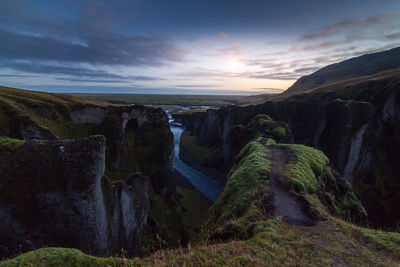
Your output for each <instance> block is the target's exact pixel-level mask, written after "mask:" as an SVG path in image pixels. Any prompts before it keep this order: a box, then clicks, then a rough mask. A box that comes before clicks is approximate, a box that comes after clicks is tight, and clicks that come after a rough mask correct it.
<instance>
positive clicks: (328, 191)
mask: <svg viewBox="0 0 400 267" xmlns="http://www.w3.org/2000/svg"><path fill="white" fill-rule="evenodd" d="M276 146H278V147H285V148H287V149H289V150H290V151H291V159H290V161H289V164H288V165H287V166H286V169H285V176H286V178H287V180H288V181H289V184H290V187H291V189H292V191H293V192H294V193H296V194H298V195H299V196H302V197H304V199H305V200H306V201H307V202H308V203H309V209H310V212H311V213H312V214H313V215H314V216H316V217H317V218H326V217H327V216H328V215H329V214H332V215H334V216H337V217H340V218H342V219H345V220H347V221H357V222H362V221H365V218H366V216H367V214H366V211H365V209H364V208H363V206H362V204H361V202H360V201H359V200H358V199H357V197H356V196H355V194H354V192H353V191H352V190H351V186H350V184H348V182H347V181H346V180H344V178H343V177H341V176H340V175H338V174H336V173H335V174H334V173H333V172H332V170H331V169H330V168H329V166H328V163H329V159H328V158H327V157H326V156H325V154H324V153H323V152H321V151H320V150H317V149H315V148H311V147H307V146H304V145H297V144H278V145H276Z"/></svg>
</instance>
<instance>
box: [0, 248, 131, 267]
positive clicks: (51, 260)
mask: <svg viewBox="0 0 400 267" xmlns="http://www.w3.org/2000/svg"><path fill="white" fill-rule="evenodd" d="M0 266H4V267H6V266H7V267H12V266H46V267H47V266H54V267H58V266H99V267H100V266H138V264H136V263H135V262H134V261H132V260H128V259H122V258H97V257H93V256H89V255H86V254H84V253H83V252H81V251H79V250H77V249H72V248H41V249H38V250H35V251H32V252H28V253H24V254H22V255H20V256H18V257H16V258H14V259H12V260H8V261H3V262H0Z"/></svg>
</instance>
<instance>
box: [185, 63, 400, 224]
mask: <svg viewBox="0 0 400 267" xmlns="http://www.w3.org/2000/svg"><path fill="white" fill-rule="evenodd" d="M399 87H400V72H399V71H393V72H384V73H380V74H376V75H373V76H369V77H367V78H361V79H359V80H357V81H351V82H348V81H344V82H341V83H335V84H332V85H327V86H326V87H321V88H318V89H315V90H313V91H310V92H309V93H304V94H294V95H289V96H281V97H277V98H275V99H273V100H270V101H267V102H265V103H264V104H260V105H254V106H246V107H232V106H231V107H224V108H221V109H219V110H213V111H210V110H208V111H207V112H205V113H204V114H203V115H202V116H200V115H199V114H196V116H193V117H189V115H186V116H181V118H180V119H181V120H182V121H183V122H184V123H185V125H186V126H187V128H188V130H190V131H191V132H192V133H193V134H195V135H196V136H197V138H198V141H199V142H200V143H202V144H207V145H210V144H219V145H220V146H221V147H222V150H223V151H224V153H223V155H222V157H223V159H224V162H225V164H228V165H229V164H231V162H232V160H233V156H234V155H235V153H232V151H233V150H234V147H233V146H232V143H230V142H229V139H230V136H231V137H232V136H233V135H235V134H236V133H237V132H238V130H240V129H239V128H240V126H236V125H242V126H245V125H247V124H248V122H249V121H250V120H251V119H252V118H253V117H255V116H256V115H257V114H267V115H269V116H270V117H272V118H273V119H275V120H280V121H284V122H286V123H287V124H288V126H289V129H290V131H291V133H292V134H293V140H294V142H295V143H300V144H305V145H308V146H314V147H317V148H319V149H321V150H322V151H323V152H324V153H325V154H326V155H327V156H328V157H329V159H330V160H331V165H332V167H333V168H334V169H335V170H336V171H338V172H339V173H340V174H342V175H344V176H345V178H346V179H347V180H348V181H349V182H351V183H352V184H353V187H354V190H355V191H356V194H357V196H358V197H359V198H360V199H361V200H362V202H363V204H364V206H365V208H366V209H367V211H368V214H369V219H370V222H371V223H372V224H375V225H377V226H380V227H396V225H399V224H400V221H399V219H398V217H397V215H395V214H398V213H399V212H400V206H398V205H397V203H398V201H399V200H400V195H399V194H398V190H396V188H398V186H399V185H400V176H399V173H400V172H399V169H398V164H396V163H395V161H396V159H397V157H398V154H399V153H400V140H399V138H398V136H399V133H400V132H399V126H398V125H399V122H400V113H399V111H400V96H399V95H400V93H399V90H398V88H399ZM189 120H196V122H191V123H188V121H189ZM242 135H243V133H242ZM245 135H246V134H244V136H245Z"/></svg>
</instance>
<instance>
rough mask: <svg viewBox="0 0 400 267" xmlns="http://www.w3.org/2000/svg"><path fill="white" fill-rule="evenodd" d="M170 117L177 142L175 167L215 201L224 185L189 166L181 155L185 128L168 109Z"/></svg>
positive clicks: (175, 142) (170, 123) (175, 141)
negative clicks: (181, 142)
mask: <svg viewBox="0 0 400 267" xmlns="http://www.w3.org/2000/svg"><path fill="white" fill-rule="evenodd" d="M166 113H167V115H168V119H169V125H170V127H171V131H172V133H173V134H174V144H175V147H174V149H175V159H174V169H175V170H176V171H178V172H179V173H180V174H182V175H183V176H184V177H185V178H186V179H187V180H188V181H189V182H190V183H191V184H192V185H193V186H194V187H195V188H196V189H197V190H198V191H199V192H200V193H202V194H203V195H204V196H205V197H207V198H208V199H209V200H210V201H211V202H215V200H217V198H218V196H219V195H220V194H221V192H222V189H223V187H222V185H221V183H219V182H218V181H216V180H214V179H211V178H209V177H208V176H207V175H205V174H204V173H201V172H200V171H198V170H195V169H193V168H191V167H190V166H188V165H187V164H186V163H185V162H183V161H182V159H181V158H180V157H179V143H180V139H181V134H182V132H183V131H184V130H185V128H184V127H183V125H182V124H181V123H179V122H177V121H175V119H174V118H173V117H172V115H171V114H170V113H169V110H166Z"/></svg>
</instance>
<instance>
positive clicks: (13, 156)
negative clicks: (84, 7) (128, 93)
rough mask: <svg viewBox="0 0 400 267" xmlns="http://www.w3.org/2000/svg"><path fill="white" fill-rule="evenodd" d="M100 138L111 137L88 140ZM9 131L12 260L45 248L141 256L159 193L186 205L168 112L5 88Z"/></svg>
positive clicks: (5, 196) (0, 170) (3, 144)
mask: <svg viewBox="0 0 400 267" xmlns="http://www.w3.org/2000/svg"><path fill="white" fill-rule="evenodd" d="M92 135H102V136H103V137H90V138H83V139H82V138H81V137H88V136H92ZM0 136H7V137H0V139H1V141H0V150H1V153H0V154H1V155H0V159H1V160H0V163H1V166H0V184H1V186H0V191H1V196H0V203H1V204H0V209H1V210H0V212H1V215H2V218H4V220H1V222H0V254H1V255H0V256H2V257H3V256H8V255H13V254H16V253H19V252H21V251H27V250H32V249H35V248H39V247H43V246H62V247H75V248H79V249H81V250H83V251H85V252H87V253H89V254H94V255H100V256H109V255H116V254H119V255H120V254H121V253H123V254H125V255H128V256H132V255H137V254H138V252H139V249H140V247H141V240H142V238H143V235H144V232H145V229H146V227H147V221H148V217H149V213H150V202H151V199H152V198H155V197H156V198H157V200H159V201H163V202H165V203H168V205H167V204H166V205H165V209H168V208H171V209H172V210H173V209H176V207H175V206H174V203H175V201H176V189H175V180H174V172H173V166H172V163H173V157H174V154H173V136H172V133H171V131H170V129H169V124H168V118H167V116H166V114H165V113H164V112H163V111H162V110H161V109H156V108H150V107H144V106H140V105H135V106H115V105H108V104H106V103H103V102H96V101H93V102H92V101H90V100H86V99H83V98H79V97H75V96H66V95H57V94H47V93H40V92H32V91H22V90H18V89H13V88H2V90H1V91H0ZM104 137H105V138H104ZM13 138H14V139H13ZM72 138H79V139H74V140H69V139H72ZM64 139H68V140H64ZM22 140H25V141H22ZM62 140H64V141H62Z"/></svg>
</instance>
